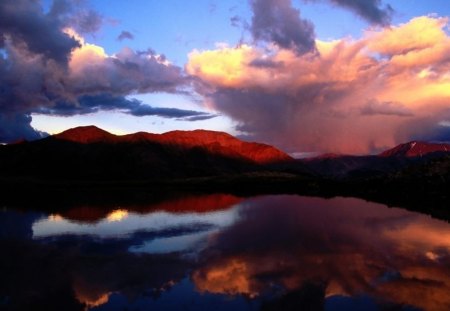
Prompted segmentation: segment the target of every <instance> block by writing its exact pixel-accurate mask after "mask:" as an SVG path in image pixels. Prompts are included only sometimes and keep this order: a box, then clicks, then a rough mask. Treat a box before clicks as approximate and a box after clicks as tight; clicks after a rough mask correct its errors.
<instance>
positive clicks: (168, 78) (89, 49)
mask: <svg viewBox="0 0 450 311" xmlns="http://www.w3.org/2000/svg"><path fill="white" fill-rule="evenodd" d="M80 3H81V4H83V2H82V1H81V2H80V1H78V0H77V1H75V0H74V1H64V0H58V1H54V2H53V4H52V6H51V8H50V10H49V12H44V10H43V8H42V6H41V5H40V3H39V2H38V1H34V0H18V1H16V0H14V1H12V0H5V1H1V2H0V49H1V50H0V142H11V141H15V140H19V139H22V138H25V139H28V140H31V139H36V138H39V137H42V135H43V133H41V132H39V131H36V130H35V129H33V127H32V126H31V120H32V117H31V116H32V114H33V113H40V114H51V115H62V116H70V115H76V114H86V113H93V112H98V111H102V110H108V111H111V110H119V111H122V112H124V113H128V114H131V115H134V116H145V115H153V116H160V117H165V118H174V119H182V120H185V119H186V120H189V121H194V120H200V119H202V120H204V119H208V118H212V117H214V116H215V115H210V114H208V113H204V112H199V111H191V110H183V109H176V108H155V107H151V106H148V105H145V104H144V103H142V102H139V101H136V100H129V99H127V98H126V96H127V95H129V94H140V93H152V92H168V93H177V94H183V92H185V89H184V88H185V87H186V86H187V85H189V83H190V80H189V78H188V77H187V76H186V75H185V74H184V72H183V70H182V68H181V67H178V66H174V65H172V64H170V63H169V62H168V61H167V59H166V57H165V56H164V55H161V54H156V52H155V51H153V50H151V49H148V50H147V51H133V50H131V49H129V48H125V49H123V50H121V51H120V52H118V53H116V54H115V55H114V56H109V55H107V54H105V52H104V51H103V50H102V48H101V47H99V46H95V45H88V44H85V43H84V42H82V39H80V38H79V37H76V36H75V35H74V37H72V36H71V35H68V34H66V33H65V32H64V31H63V29H66V28H71V29H75V30H76V31H77V32H78V33H89V32H94V31H96V30H97V29H98V28H99V27H100V25H101V23H102V17H101V16H100V15H98V14H97V13H96V12H94V11H92V10H89V9H86V8H85V7H84V6H79V5H78V4H80ZM75 37H76V38H77V39H75ZM77 40H79V41H77Z"/></svg>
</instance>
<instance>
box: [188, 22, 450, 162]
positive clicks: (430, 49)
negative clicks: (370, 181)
mask: <svg viewBox="0 0 450 311" xmlns="http://www.w3.org/2000/svg"><path fill="white" fill-rule="evenodd" d="M447 24H448V19H446V18H439V17H431V16H422V17H418V18H414V19H412V20H410V21H409V22H408V23H405V24H401V25H399V26H392V27H389V28H383V29H372V30H370V31H366V32H365V33H364V35H363V36H362V37H361V38H360V39H352V38H343V39H339V40H334V41H322V40H316V48H317V51H318V53H315V52H311V53H306V54H303V55H298V54H297V53H295V51H292V50H288V49H282V48H280V47H278V46H276V45H269V46H265V48H264V49H262V48H260V47H257V46H251V45H240V46H237V47H233V48H231V47H219V48H217V49H215V50H209V51H193V52H192V53H191V54H190V55H189V62H188V64H187V65H186V71H187V72H188V73H189V74H191V75H193V76H196V77H198V78H200V79H201V80H202V81H203V83H204V84H205V85H207V86H208V88H202V89H200V90H199V91H200V92H202V90H204V89H207V90H208V91H207V92H204V95H205V97H206V101H207V102H208V104H211V105H212V106H213V107H214V108H215V109H217V110H218V111H221V112H223V113H225V114H227V115H229V116H231V117H232V118H233V119H234V120H236V121H237V122H238V123H239V125H238V129H239V130H242V131H243V132H246V133H247V134H249V135H252V136H254V138H255V139H258V140H263V141H266V142H269V143H274V144H276V145H278V146H280V147H282V148H285V149H288V150H289V151H331V152H341V153H365V152H368V151H376V150H379V149H383V148H386V147H390V146H392V145H394V144H397V143H400V142H404V141H406V140H409V139H413V138H415V137H424V138H430V139H433V138H434V137H435V136H436V135H437V134H436V132H437V131H439V130H441V129H442V128H441V127H440V126H439V125H438V123H439V122H441V121H445V120H448V119H449V118H450V56H449V55H450V36H449V35H448V34H447V33H446V30H445V28H446V27H447ZM211 88H212V91H211ZM443 130H445V129H443ZM448 139H450V136H449V137H448Z"/></svg>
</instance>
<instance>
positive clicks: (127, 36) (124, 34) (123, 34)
mask: <svg viewBox="0 0 450 311" xmlns="http://www.w3.org/2000/svg"><path fill="white" fill-rule="evenodd" d="M125 39H129V40H133V39H134V36H133V34H132V33H131V32H129V31H126V30H122V32H121V33H120V35H119V36H118V37H117V40H119V41H122V40H125Z"/></svg>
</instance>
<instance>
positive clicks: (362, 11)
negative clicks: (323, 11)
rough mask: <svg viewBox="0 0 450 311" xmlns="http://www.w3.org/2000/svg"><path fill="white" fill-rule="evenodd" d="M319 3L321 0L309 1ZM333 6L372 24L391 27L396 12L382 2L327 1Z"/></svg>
mask: <svg viewBox="0 0 450 311" xmlns="http://www.w3.org/2000/svg"><path fill="white" fill-rule="evenodd" d="M307 1H310V2H317V1H320V0H307ZM327 1H328V2H331V3H332V4H335V5H338V6H341V7H343V8H346V9H349V10H351V11H353V12H354V13H356V14H358V15H359V16H361V17H362V18H364V19H365V20H367V21H368V22H370V23H371V24H377V25H383V26H385V25H389V24H390V22H391V18H392V14H393V13H394V10H393V9H392V7H391V6H390V5H388V4H387V5H385V6H383V5H382V2H381V0H327Z"/></svg>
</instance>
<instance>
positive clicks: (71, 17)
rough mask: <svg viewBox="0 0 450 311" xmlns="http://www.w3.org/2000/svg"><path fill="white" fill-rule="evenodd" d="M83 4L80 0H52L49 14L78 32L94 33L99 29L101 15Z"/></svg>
mask: <svg viewBox="0 0 450 311" xmlns="http://www.w3.org/2000/svg"><path fill="white" fill-rule="evenodd" d="M84 4H85V3H84V1H82V0H54V1H53V4H52V7H51V8H50V12H49V15H50V16H51V17H53V18H56V19H59V20H60V21H61V23H63V24H65V25H68V26H71V27H73V28H74V29H75V30H76V31H77V32H79V33H94V32H96V31H97V30H99V29H100V27H101V25H102V23H103V17H102V16H101V15H100V14H98V13H97V12H96V11H94V10H91V9H88V8H86V6H85V5H84Z"/></svg>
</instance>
